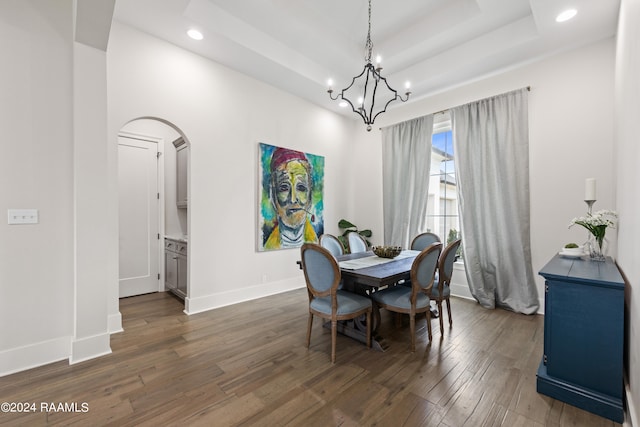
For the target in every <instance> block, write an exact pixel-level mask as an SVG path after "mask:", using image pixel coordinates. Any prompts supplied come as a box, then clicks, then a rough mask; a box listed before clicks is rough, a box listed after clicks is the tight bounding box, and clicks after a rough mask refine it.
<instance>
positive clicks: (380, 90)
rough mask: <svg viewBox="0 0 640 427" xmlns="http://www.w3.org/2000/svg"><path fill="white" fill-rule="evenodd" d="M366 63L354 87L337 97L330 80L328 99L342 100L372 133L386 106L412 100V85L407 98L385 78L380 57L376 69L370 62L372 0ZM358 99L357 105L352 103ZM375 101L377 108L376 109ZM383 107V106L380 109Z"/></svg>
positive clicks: (406, 93)
mask: <svg viewBox="0 0 640 427" xmlns="http://www.w3.org/2000/svg"><path fill="white" fill-rule="evenodd" d="M364 47H365V58H364V59H365V61H366V63H365V64H364V69H363V70H362V72H361V73H360V74H359V75H357V76H355V77H354V78H353V79H352V81H351V84H350V85H349V86H347V87H346V88H344V89H342V90H341V91H340V92H339V93H338V94H337V95H336V96H335V97H334V96H333V87H332V86H333V82H332V81H331V80H329V90H327V92H329V97H330V98H331V99H332V100H334V101H335V100H338V99H342V100H343V101H344V102H347V103H348V104H349V105H351V109H352V110H353V112H354V113H356V114H358V115H359V116H360V117H362V120H364V124H366V125H367V131H371V125H372V124H373V122H374V121H375V120H376V117H378V116H379V115H380V114H382V113H384V112H385V111H386V110H387V106H388V105H389V104H390V103H392V102H393V101H395V100H398V99H399V100H400V101H402V102H406V101H407V100H408V99H409V95H410V94H411V92H409V82H407V83H406V86H405V87H406V92H405V98H402V95H399V94H398V92H397V91H396V90H395V89H393V88H392V87H391V86H389V83H387V79H386V78H384V77H382V75H381V74H380V71H382V67H381V66H380V57H379V56H378V57H377V59H376V66H375V67H374V66H373V64H372V63H371V53H372V51H373V42H372V41H371V0H369V30H368V32H367V41H366V42H365V45H364ZM352 99H355V100H356V102H353V101H352ZM376 101H377V102H378V107H377V109H376ZM380 105H382V107H380Z"/></svg>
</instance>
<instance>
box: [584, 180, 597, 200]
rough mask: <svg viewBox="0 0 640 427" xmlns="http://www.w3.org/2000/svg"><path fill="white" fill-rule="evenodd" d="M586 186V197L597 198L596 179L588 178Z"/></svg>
mask: <svg viewBox="0 0 640 427" xmlns="http://www.w3.org/2000/svg"><path fill="white" fill-rule="evenodd" d="M584 187H585V189H584V199H585V200H596V179H595V178H587V179H586V181H585V185H584Z"/></svg>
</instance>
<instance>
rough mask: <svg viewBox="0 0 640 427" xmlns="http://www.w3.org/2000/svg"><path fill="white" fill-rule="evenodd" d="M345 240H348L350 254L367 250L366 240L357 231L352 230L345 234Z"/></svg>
mask: <svg viewBox="0 0 640 427" xmlns="http://www.w3.org/2000/svg"><path fill="white" fill-rule="evenodd" d="M347 241H348V242H349V252H351V253H352V254H357V253H359V252H366V251H367V242H366V241H365V240H364V237H362V236H361V235H360V234H358V233H357V232H355V231H353V232H351V233H349V234H347Z"/></svg>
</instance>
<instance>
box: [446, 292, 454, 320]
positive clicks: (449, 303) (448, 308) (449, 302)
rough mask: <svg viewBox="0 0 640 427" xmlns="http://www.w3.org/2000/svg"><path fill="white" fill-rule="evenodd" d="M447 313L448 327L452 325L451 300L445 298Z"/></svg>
mask: <svg viewBox="0 0 640 427" xmlns="http://www.w3.org/2000/svg"><path fill="white" fill-rule="evenodd" d="M446 301H447V313H448V314H449V327H451V326H452V325H453V319H452V318H451V300H449V298H447V300H446Z"/></svg>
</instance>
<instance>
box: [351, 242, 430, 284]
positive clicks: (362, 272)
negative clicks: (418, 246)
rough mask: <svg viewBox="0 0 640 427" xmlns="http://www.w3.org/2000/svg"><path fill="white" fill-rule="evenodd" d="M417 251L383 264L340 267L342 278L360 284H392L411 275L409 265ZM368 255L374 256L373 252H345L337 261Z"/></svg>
mask: <svg viewBox="0 0 640 427" xmlns="http://www.w3.org/2000/svg"><path fill="white" fill-rule="evenodd" d="M418 253H419V252H416V254H415V255H413V256H406V257H403V258H397V259H393V260H392V261H389V262H386V263H384V264H379V265H374V266H371V267H364V268H359V269H356V270H351V269H346V268H340V271H341V273H342V278H343V279H344V280H347V281H351V282H354V283H359V284H362V285H367V286H372V287H376V288H377V287H380V286H387V285H393V284H394V283H397V282H398V281H400V280H403V279H404V280H406V279H409V278H410V275H411V265H412V264H413V260H414V259H415V257H416V256H417V254H418ZM368 256H376V255H375V254H374V253H373V252H371V251H368V252H360V253H357V254H347V255H342V256H339V257H338V262H340V261H347V260H352V259H358V258H364V257H368Z"/></svg>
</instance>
